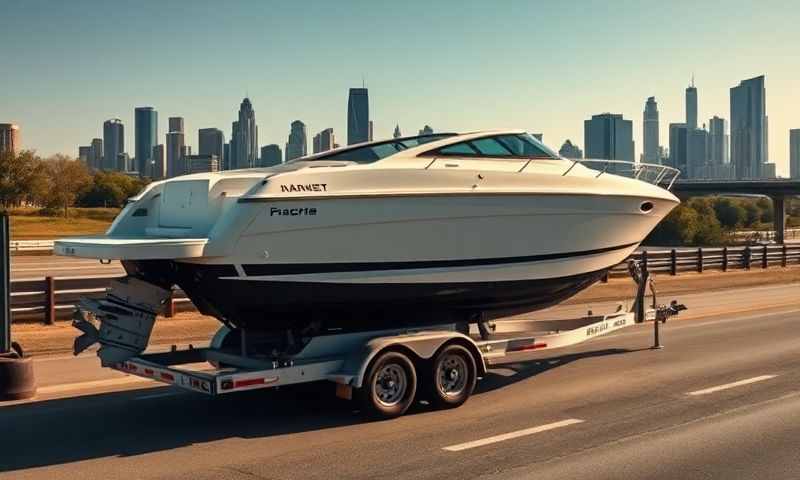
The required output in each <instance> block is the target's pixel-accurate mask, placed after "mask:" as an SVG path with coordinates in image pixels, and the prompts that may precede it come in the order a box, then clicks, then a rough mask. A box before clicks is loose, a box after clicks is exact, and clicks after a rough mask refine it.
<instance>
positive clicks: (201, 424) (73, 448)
mask: <svg viewBox="0 0 800 480" xmlns="http://www.w3.org/2000/svg"><path fill="white" fill-rule="evenodd" d="M798 290H800V285H798V284H793V285H787V286H771V287H759V288H753V289H741V290H737V291H732V290H728V291H724V292H713V293H710V294H699V293H698V294H696V295H687V296H686V297H685V298H683V299H682V300H684V301H685V302H686V303H687V304H688V305H689V307H690V309H692V310H694V313H693V316H689V315H687V316H686V317H685V318H684V319H675V320H671V321H670V322H669V323H668V324H667V325H666V326H665V328H664V330H663V334H664V335H663V340H664V343H665V345H666V348H665V349H663V350H650V349H648V346H649V345H650V344H651V341H652V326H650V325H644V326H636V327H632V328H630V329H627V330H623V331H622V332H619V333H617V334H612V335H609V336H606V337H602V338H600V339H597V340H594V341H591V342H588V343H586V344H583V345H581V346H578V347H573V348H570V349H567V350H562V351H558V352H555V351H553V352H542V353H540V354H538V356H530V357H520V358H519V360H520V361H516V362H515V363H510V364H507V365H502V366H499V367H497V368H495V369H493V370H492V371H491V372H490V373H489V374H488V375H487V376H486V378H484V379H483V380H482V381H481V382H479V386H478V389H477V391H476V393H475V395H474V396H473V398H471V399H470V401H469V402H468V403H467V404H466V405H464V406H463V407H461V408H459V409H456V410H451V411H431V410H430V409H429V408H428V407H427V406H426V405H423V404H420V405H417V406H415V407H414V409H413V410H412V412H410V413H409V414H408V415H406V416H405V417H403V418H400V419H396V420H391V421H384V422H369V421H366V420H365V419H364V418H363V417H362V416H361V415H360V414H359V413H358V412H356V411H354V410H353V408H354V407H353V405H352V404H351V403H349V402H346V401H343V400H336V399H334V398H332V392H331V388H332V387H331V385H320V386H304V387H302V388H295V389H287V390H281V391H273V392H249V393H247V394H237V395H234V396H229V397H221V398H216V399H212V398H207V397H204V396H200V395H197V394H192V393H184V392H181V391H177V390H175V389H173V388H170V387H159V386H154V385H153V384H150V383H146V382H144V381H139V380H138V379H130V378H128V377H123V376H121V375H120V374H117V373H115V372H109V371H107V370H100V369H99V368H98V367H97V360H96V359H95V358H93V357H91V356H81V357H78V358H75V359H71V358H69V357H51V358H44V359H41V360H38V361H37V362H36V369H37V375H38V378H39V381H40V385H41V388H40V395H39V397H38V398H37V399H36V400H35V401H33V402H22V403H18V404H6V405H4V406H2V407H0V426H2V431H3V435H2V437H0V444H2V445H0V479H5V478H14V479H15V480H16V479H70V480H74V479H75V478H80V479H81V480H90V479H107V478H141V479H155V478H175V479H212V478H214V479H217V478H219V479H253V478H350V477H353V478H375V477H382V478H443V477H447V478H463V479H466V478H469V479H472V478H485V479H518V478H519V479H521V478H533V477H535V478H537V479H549V478H553V479H555V478H559V479H564V478H592V479H618V478H648V479H674V478H681V479H684V480H688V479H695V478H697V479H700V478H703V479H706V478H737V479H742V478H745V479H746V478H758V479H764V478H769V479H784V478H785V479H796V478H800V455H798V454H797V452H798V440H797V438H800V330H799V328H798V327H800V325H798V321H799V320H800V295H797V292H798ZM748 299H750V303H751V304H752V303H753V301H754V299H760V301H761V302H762V303H763V304H764V305H770V306H767V307H765V308H764V309H762V310H753V309H752V308H751V309H747V308H744V307H743V305H746V304H747V303H748ZM566 308H567V309H574V308H577V307H573V306H570V307H566ZM564 311H567V310H564ZM697 312H700V313H699V314H698V313H697ZM687 313H690V312H687ZM525 358H531V359H535V360H533V361H528V362H522V361H521V360H522V359H525Z"/></svg>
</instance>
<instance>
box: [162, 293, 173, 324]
mask: <svg viewBox="0 0 800 480" xmlns="http://www.w3.org/2000/svg"><path fill="white" fill-rule="evenodd" d="M173 295H175V292H172V295H170V297H169V300H167V308H165V309H164V316H165V317H167V318H172V317H174V316H175V297H174V296H173Z"/></svg>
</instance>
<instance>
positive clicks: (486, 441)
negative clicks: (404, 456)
mask: <svg viewBox="0 0 800 480" xmlns="http://www.w3.org/2000/svg"><path fill="white" fill-rule="evenodd" d="M583 422H584V420H580V419H577V418H570V419H567V420H561V421H560V422H555V423H548V424H547V425H540V426H538V427H531V428H526V429H524V430H517V431H516V432H509V433H504V434H502V435H495V436H493V437H488V438H483V439H481V440H475V441H473V442H467V443H459V444H458V445H451V446H449V447H444V448H442V450H446V451H448V452H460V451H461V450H468V449H470V448H476V447H482V446H484V445H490V444H492V443H497V442H504V441H506V440H512V439H514V438H519V437H524V436H526V435H533V434H534V433H541V432H546V431H548V430H554V429H556V428H561V427H568V426H570V425H575V424H577V423H583Z"/></svg>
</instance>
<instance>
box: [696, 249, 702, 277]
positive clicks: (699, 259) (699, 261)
mask: <svg viewBox="0 0 800 480" xmlns="http://www.w3.org/2000/svg"><path fill="white" fill-rule="evenodd" d="M697 273H703V247H700V248H698V249H697Z"/></svg>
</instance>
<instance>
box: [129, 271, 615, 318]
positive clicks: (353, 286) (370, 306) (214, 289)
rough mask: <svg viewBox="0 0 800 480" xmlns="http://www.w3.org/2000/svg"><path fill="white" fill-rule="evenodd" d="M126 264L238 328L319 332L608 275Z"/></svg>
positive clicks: (465, 308)
mask: <svg viewBox="0 0 800 480" xmlns="http://www.w3.org/2000/svg"><path fill="white" fill-rule="evenodd" d="M123 265H124V266H125V268H126V270H127V271H128V273H129V274H130V275H134V276H137V277H140V278H143V279H145V280H148V281H151V282H153V283H155V284H160V285H163V284H164V283H170V282H171V283H174V284H177V285H178V286H180V287H181V289H183V291H184V292H186V294H187V295H188V296H189V298H190V299H191V300H192V302H193V303H194V304H195V306H197V308H198V309H199V310H200V311H201V313H204V314H206V315H211V316H214V317H217V318H218V319H220V320H221V321H224V322H226V323H229V324H231V325H233V326H235V327H238V328H245V329H249V330H259V331H279V330H287V329H294V330H303V329H309V328H314V329H317V330H319V331H320V332H324V331H328V330H340V329H346V330H361V329H375V328H387V327H388V328H397V327H402V326H417V325H428V324H436V323H443V322H470V321H477V319H478V318H484V319H491V318H499V317H504V316H510V315H516V314H521V313H526V312H531V311H535V310H540V309H543V308H547V307H550V306H552V305H555V304H558V303H560V302H562V301H564V300H566V299H568V298H570V297H572V296H573V295H575V294H577V293H578V292H580V291H582V290H584V289H586V288H587V287H589V286H590V285H592V284H594V283H595V282H597V281H598V280H600V279H601V278H602V277H603V275H605V273H606V272H607V271H608V268H605V269H602V270H598V271H594V272H589V273H582V274H579V275H572V276H567V277H560V278H547V279H532V280H514V281H503V282H467V283H464V282H458V283H441V282H439V283H384V284H380V283H334V282H295V281H270V280H267V281H264V280H247V279H246V277H244V278H236V279H233V278H231V277H236V276H237V274H236V271H235V269H234V267H233V266H226V265H201V264H190V263H181V262H173V261H151V260H146V261H135V262H132V261H124V262H123ZM481 316H482V317H481Z"/></svg>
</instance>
